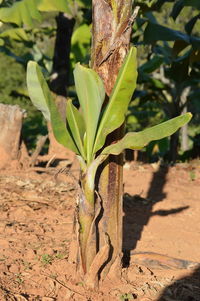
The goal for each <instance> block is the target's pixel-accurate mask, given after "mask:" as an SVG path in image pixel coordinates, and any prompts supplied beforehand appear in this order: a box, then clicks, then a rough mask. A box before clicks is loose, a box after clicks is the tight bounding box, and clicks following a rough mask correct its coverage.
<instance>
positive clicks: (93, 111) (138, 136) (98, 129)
mask: <svg viewBox="0 0 200 301" xmlns="http://www.w3.org/2000/svg"><path fill="white" fill-rule="evenodd" d="M136 52H137V51H136V48H135V47H132V48H131V49H130V51H129V53H128V54H127V56H126V58H125V61H124V64H123V65H122V67H121V69H120V72H119V74H118V77H117V80H116V83H115V86H114V88H113V91H112V93H111V95H110V99H109V101H107V100H106V101H105V89H104V85H103V82H102V80H101V78H100V77H99V75H98V74H97V73H96V72H95V71H94V70H92V69H90V68H86V67H84V66H82V65H80V64H79V63H78V64H76V67H75V70H74V80H75V86H76V92H77V95H78V99H79V104H80V109H79V110H78V109H77V108H76V107H75V106H74V105H73V103H72V100H68V102H67V109H66V120H63V119H62V118H61V116H60V115H59V112H58V110H57V107H56V105H55V102H54V100H53V97H52V94H51V92H50V90H49V88H48V85H47V83H46V81H45V79H44V77H43V74H42V72H41V70H40V68H39V66H38V65H37V63H36V62H33V61H30V62H29V63H28V68H27V86H28V91H29V95H30V98H31V100H32V102H33V104H34V105H35V106H36V107H37V108H38V109H39V110H40V111H41V112H42V113H43V115H44V117H45V118H46V119H47V120H49V121H51V124H52V128H53V132H54V135H55V138H56V139H57V141H58V142H59V143H60V144H62V145H64V146H65V147H66V148H68V149H71V150H72V151H73V152H75V153H76V155H77V157H78V159H79V162H80V169H81V176H80V182H81V195H80V197H79V201H78V208H79V210H78V211H79V212H78V222H79V246H80V254H81V256H80V257H81V262H82V267H83V271H84V273H87V272H88V271H89V268H90V266H91V264H92V262H93V260H94V257H95V254H94V253H93V252H92V251H91V252H87V250H88V248H89V247H90V246H91V240H92V239H93V238H92V233H94V231H93V227H94V223H95V219H96V215H95V200H96V198H97V194H96V192H95V176H96V172H97V169H98V167H99V165H100V164H101V163H102V162H103V161H104V160H106V158H107V157H108V156H109V155H111V154H112V155H118V154H120V153H122V152H123V150H124V149H127V148H129V149H133V150H140V149H142V148H143V147H144V146H146V145H147V144H148V143H149V142H151V141H153V140H158V139H162V138H164V137H167V136H170V135H172V134H173V133H174V132H176V131H177V130H178V129H179V128H180V127H182V126H183V125H184V124H186V123H187V122H189V120H190V119H191V116H192V115H191V114H190V113H186V114H185V115H181V116H179V117H176V118H173V119H171V120H169V121H166V122H163V123H161V124H159V125H156V126H154V127H151V128H147V129H145V130H143V131H141V132H133V133H128V134H125V135H124V137H123V138H122V139H121V140H119V141H117V142H115V143H113V144H111V145H108V146H105V141H106V137H107V136H108V134H110V133H111V132H113V131H114V130H116V129H117V128H119V127H120V126H121V125H122V124H123V123H124V120H125V114H126V112H127V108H128V105H129V102H130V100H131V97H132V94H133V92H134V90H135V88H136V81H137V57H136V55H137V53H136Z"/></svg>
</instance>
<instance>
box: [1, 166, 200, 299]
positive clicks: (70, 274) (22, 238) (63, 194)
mask: <svg viewBox="0 0 200 301" xmlns="http://www.w3.org/2000/svg"><path fill="white" fill-rule="evenodd" d="M55 173H56V169H53V170H51V171H50V172H49V173H43V172H40V173H36V172H34V171H31V170H27V171H24V172H20V171H13V170H7V171H3V170H2V171H1V173H0V300H1V301H4V300H9V301H10V300H17V301H24V300H30V301H33V300H34V301H40V300H41V301H51V300H56V301H62V300H63V301H65V300H80V301H81V300H85V301H86V300H88V301H89V300H91V301H96V300H99V301H103V300H105V301H112V300H137V301H200V264H199V265H198V264H194V265H193V262H194V263H200V222H199V220H200V219H199V217H200V162H199V161H196V162H194V163H193V164H188V165H187V164H178V165H177V166H176V167H171V168H169V167H160V166H159V165H157V164H153V165H142V164H140V165H138V164H134V163H131V164H128V163H126V164H125V168H124V191H125V195H124V217H123V251H124V267H123V268H122V270H121V271H120V275H119V274H118V275H116V277H115V276H113V277H111V278H107V279H106V281H104V282H103V283H101V284H100V287H99V290H94V291H86V290H85V289H84V286H83V283H81V282H79V281H78V280H77V278H76V271H75V264H74V262H73V249H72V245H71V241H72V229H73V212H74V209H75V200H76V196H77V184H76V181H75V180H74V177H72V176H71V174H68V175H66V174H59V175H58V176H57V177H55V176H54V175H55ZM144 252H147V254H146V255H145V254H144ZM141 253H143V255H142V256H143V257H142V256H141ZM138 254H139V255H138ZM158 254H162V255H164V256H160V257H159V255H158ZM145 256H146V257H148V256H149V260H147V261H144V260H143V259H144V258H145ZM167 256H170V257H174V258H178V259H182V260H187V266H184V265H183V267H182V269H180V267H179V268H178V265H177V266H176V264H175V265H174V266H173V264H170V261H169V260H167V258H168V257H167ZM157 259H158V260H157ZM156 260H157V261H156ZM182 262H183V261H182ZM188 262H189V263H188ZM155 263H156V264H155ZM186 267H187V268H186Z"/></svg>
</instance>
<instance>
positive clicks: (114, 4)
mask: <svg viewBox="0 0 200 301" xmlns="http://www.w3.org/2000/svg"><path fill="white" fill-rule="evenodd" d="M92 10H93V29H92V53H91V67H92V68H93V69H94V70H95V71H96V72H97V73H98V74H99V76H100V77H101V79H102V80H103V82H104V86H105V90H106V94H107V97H106V100H105V102H106V101H107V99H108V98H109V96H110V95H111V92H112V89H113V87H114V84H115V81H116V78H117V75H118V72H119V69H120V67H121V66H122V64H123V62H124V59H125V57H126V54H127V53H128V51H129V48H130V35H131V28H132V22H133V21H134V19H135V17H136V15H137V9H136V10H135V11H134V13H133V15H132V0H127V1H124V0H93V1H92ZM122 101H123V99H122ZM105 104H106V103H105ZM123 134H124V125H122V126H121V127H120V128H118V129H117V130H115V131H114V132H113V133H111V134H110V135H109V136H108V137H107V141H106V144H107V145H110V144H111V143H113V142H116V141H118V140H119V139H121V138H122V137H123ZM98 166H99V165H98ZM82 167H83V168H82V173H81V179H80V183H81V190H80V191H81V192H80V198H79V202H78V204H79V212H78V222H79V223H78V224H79V247H80V256H79V259H80V261H81V262H80V263H81V264H80V266H82V269H83V272H84V274H85V283H86V284H87V285H89V286H93V287H94V286H95V285H96V283H98V279H99V277H101V279H103V278H104V277H105V275H106V274H107V272H108V270H109V268H110V266H111V265H112V263H113V262H114V261H115V260H116V259H120V258H121V252H122V197H123V155H119V156H109V157H108V159H107V160H106V161H104V163H103V164H101V165H100V166H99V167H98V169H97V173H96V169H95V168H96V167H95V166H94V167H90V168H89V169H87V168H86V169H85V170H84V166H82ZM94 171H95V172H94ZM94 174H96V177H95V186H93V187H92V185H91V181H90V179H91V178H93V179H94Z"/></svg>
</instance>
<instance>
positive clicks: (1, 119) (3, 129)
mask: <svg viewBox="0 0 200 301" xmlns="http://www.w3.org/2000/svg"><path fill="white" fill-rule="evenodd" d="M23 116H24V111H23V110H22V109H21V108H20V107H19V106H17V105H14V106H13V105H5V104H0V168H4V167H6V165H8V164H9V163H10V162H11V161H12V160H18V158H19V149H20V136H21V129H22V120H23Z"/></svg>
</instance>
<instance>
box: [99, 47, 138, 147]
mask: <svg viewBox="0 0 200 301" xmlns="http://www.w3.org/2000/svg"><path fill="white" fill-rule="evenodd" d="M136 55H137V50H136V48H135V47H132V48H131V50H130V51H129V53H128V55H127V57H126V59H125V62H124V64H123V66H122V68H121V69H120V72H119V74H118V77H117V81H116V84H115V86H114V88H113V91H112V94H111V96H110V100H109V102H108V105H107V107H106V109H105V111H104V114H103V116H102V119H101V122H100V125H99V128H98V131H97V135H96V139H95V145H94V150H93V153H96V152H97V151H98V150H99V149H100V148H101V147H102V146H103V145H104V143H105V140H106V136H107V135H108V134H109V133H111V132H112V131H114V130H115V129H117V128H118V127H120V125H121V124H122V123H123V122H124V120H125V114H126V112H127V109H128V104H129V102H130V100H131V97H132V94H133V92H134V90H135V88H136V81H137V58H136Z"/></svg>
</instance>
